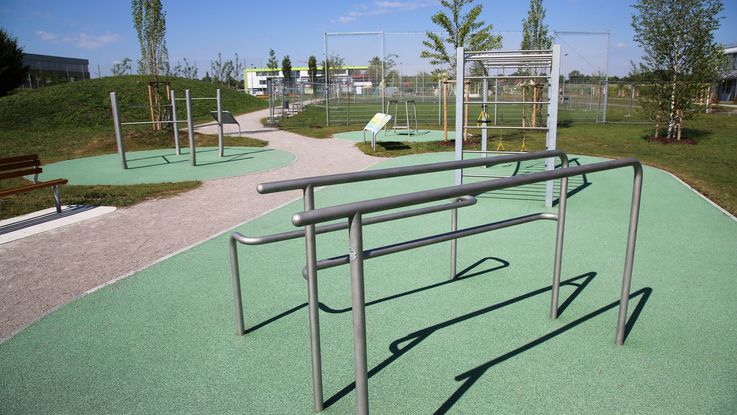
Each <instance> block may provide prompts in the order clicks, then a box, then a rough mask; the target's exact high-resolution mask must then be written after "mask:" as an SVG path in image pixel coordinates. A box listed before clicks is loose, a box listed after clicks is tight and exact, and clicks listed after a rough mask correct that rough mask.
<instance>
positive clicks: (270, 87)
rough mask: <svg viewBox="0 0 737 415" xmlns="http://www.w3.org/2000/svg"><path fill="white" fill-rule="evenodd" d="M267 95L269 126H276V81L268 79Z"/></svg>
mask: <svg viewBox="0 0 737 415" xmlns="http://www.w3.org/2000/svg"><path fill="white" fill-rule="evenodd" d="M266 94H268V96H269V124H270V125H274V105H275V103H274V81H273V80H272V78H266Z"/></svg>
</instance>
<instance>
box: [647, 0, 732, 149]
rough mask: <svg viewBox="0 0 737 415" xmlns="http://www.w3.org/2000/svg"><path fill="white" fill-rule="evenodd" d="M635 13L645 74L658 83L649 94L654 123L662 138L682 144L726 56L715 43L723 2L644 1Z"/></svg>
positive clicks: (657, 135)
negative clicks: (688, 124)
mask: <svg viewBox="0 0 737 415" xmlns="http://www.w3.org/2000/svg"><path fill="white" fill-rule="evenodd" d="M632 7H634V8H635V10H636V14H634V15H633V16H632V28H633V29H634V30H635V38H634V39H635V41H636V42H637V43H638V44H639V45H640V46H641V47H642V49H643V50H644V52H645V56H644V57H643V61H644V62H643V64H642V65H641V66H642V70H643V71H644V72H647V73H650V74H652V76H653V77H654V79H653V81H654V82H653V83H654V84H655V85H653V87H651V88H646V89H645V88H643V90H642V94H643V95H644V99H645V100H646V101H647V102H648V105H647V107H648V109H649V112H650V116H651V118H653V119H654V120H655V121H656V127H655V137H656V138H658V137H659V136H660V128H661V120H662V121H663V122H666V123H667V126H668V128H667V132H666V136H665V138H666V139H669V140H670V139H674V138H675V139H678V140H680V139H681V133H682V130H683V122H684V120H685V119H686V118H689V117H690V116H692V115H693V113H694V112H695V110H696V100H697V98H698V97H699V96H700V95H701V94H703V93H704V91H705V89H706V87H707V86H708V85H709V83H710V82H711V81H713V80H714V79H715V78H716V75H717V71H718V69H719V62H720V60H721V59H722V53H721V49H720V48H719V46H718V45H717V44H716V43H715V42H714V32H715V31H716V30H717V29H718V28H719V25H720V20H721V18H720V17H719V16H718V15H719V13H721V11H722V10H723V9H724V6H723V4H722V2H721V0H670V1H662V0H638V1H637V2H636V3H635V4H634V5H633V6H632Z"/></svg>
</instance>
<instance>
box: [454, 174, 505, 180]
mask: <svg viewBox="0 0 737 415" xmlns="http://www.w3.org/2000/svg"><path fill="white" fill-rule="evenodd" d="M463 177H486V178H487V179H503V178H505V177H509V176H494V175H490V174H465V173H464V174H463Z"/></svg>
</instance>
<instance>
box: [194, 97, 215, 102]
mask: <svg viewBox="0 0 737 415" xmlns="http://www.w3.org/2000/svg"><path fill="white" fill-rule="evenodd" d="M190 99H191V100H192V101H198V100H203V99H206V100H211V101H215V100H216V99H217V97H212V98H210V97H200V98H190Z"/></svg>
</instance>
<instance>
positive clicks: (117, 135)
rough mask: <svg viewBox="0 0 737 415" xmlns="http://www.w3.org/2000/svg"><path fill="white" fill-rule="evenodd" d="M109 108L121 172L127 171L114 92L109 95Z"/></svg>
mask: <svg viewBox="0 0 737 415" xmlns="http://www.w3.org/2000/svg"><path fill="white" fill-rule="evenodd" d="M110 106H111V107H112V109H113V127H114V128H115V141H116V142H117V143H118V154H120V162H121V166H122V167H123V170H126V169H128V161H127V160H126V159H125V141H123V132H122V131H121V126H120V111H119V110H118V97H117V95H115V92H111V93H110Z"/></svg>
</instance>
